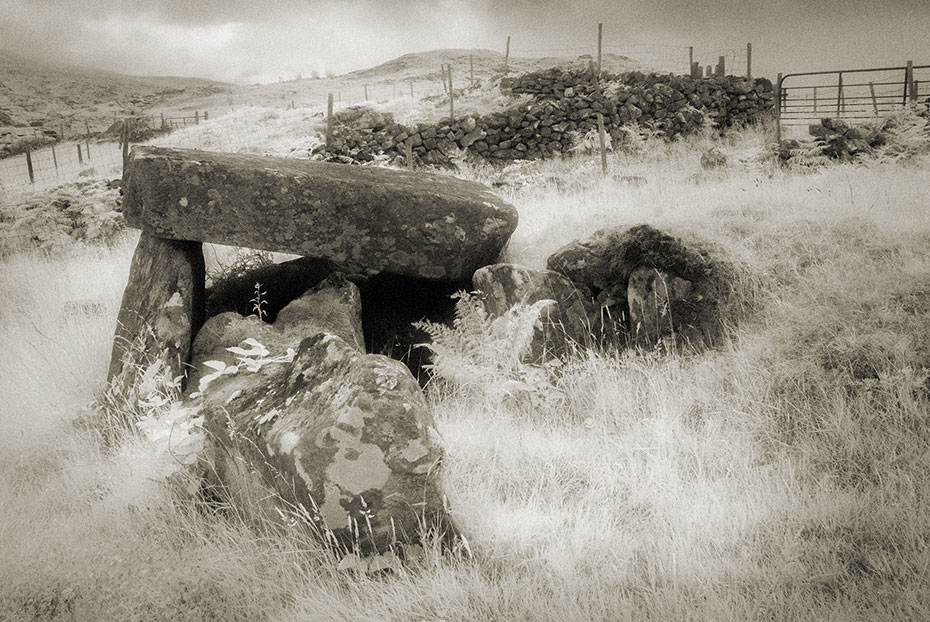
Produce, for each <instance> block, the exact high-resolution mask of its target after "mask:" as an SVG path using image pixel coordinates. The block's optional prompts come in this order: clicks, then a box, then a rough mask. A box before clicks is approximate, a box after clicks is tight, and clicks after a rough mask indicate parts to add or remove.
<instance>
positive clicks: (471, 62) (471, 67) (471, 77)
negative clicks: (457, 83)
mask: <svg viewBox="0 0 930 622" xmlns="http://www.w3.org/2000/svg"><path fill="white" fill-rule="evenodd" d="M468 86H470V87H472V88H474V86H475V57H474V56H472V55H471V54H469V55H468Z"/></svg>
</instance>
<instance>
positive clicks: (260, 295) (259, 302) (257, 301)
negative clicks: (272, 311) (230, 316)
mask: <svg viewBox="0 0 930 622" xmlns="http://www.w3.org/2000/svg"><path fill="white" fill-rule="evenodd" d="M267 295H268V292H263V291H262V284H261V283H259V282H257V281H256V283H255V295H254V296H253V297H252V298H251V299H250V300H249V302H251V303H252V313H254V314H255V316H256V317H258V319H260V320H261V321H263V322H264V321H265V317H266V316H267V315H268V311H267V310H266V309H265V307H266V306H268V301H267V300H265V298H264V296H267Z"/></svg>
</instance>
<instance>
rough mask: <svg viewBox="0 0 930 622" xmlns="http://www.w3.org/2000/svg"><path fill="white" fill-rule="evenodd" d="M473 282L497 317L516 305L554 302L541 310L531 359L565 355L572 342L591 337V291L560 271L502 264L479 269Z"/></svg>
mask: <svg viewBox="0 0 930 622" xmlns="http://www.w3.org/2000/svg"><path fill="white" fill-rule="evenodd" d="M472 284H473V285H474V287H475V289H476V290H478V291H479V292H481V294H482V299H483V301H484V305H485V308H486V309H487V311H488V313H489V314H491V315H492V316H495V317H502V316H503V315H504V314H506V313H507V312H508V311H509V310H511V309H512V308H513V307H514V306H515V305H520V304H524V305H533V304H535V303H538V302H540V301H543V300H551V301H552V302H553V304H552V305H547V306H545V307H540V309H539V311H540V317H539V321H538V322H537V325H536V327H535V329H534V330H535V332H534V335H533V340H532V345H531V347H530V348H529V353H528V356H529V358H530V359H531V360H532V362H537V361H540V360H544V359H547V358H550V357H552V356H557V357H558V356H562V355H563V354H565V353H566V352H567V351H568V349H569V345H570V344H571V343H575V344H582V345H584V344H586V343H587V342H589V341H590V340H591V338H592V335H591V333H592V323H593V322H594V321H595V318H596V317H597V308H596V307H595V305H594V301H593V298H592V297H591V293H590V292H589V291H588V289H587V287H585V286H584V285H577V284H575V283H572V281H571V280H570V279H568V277H566V276H564V275H562V274H559V273H558V272H553V271H551V270H531V269H529V268H527V267H525V266H521V265H518V264H511V263H499V264H493V265H490V266H485V267H484V268H481V269H480V270H478V271H476V272H475V274H474V275H473V276H472Z"/></svg>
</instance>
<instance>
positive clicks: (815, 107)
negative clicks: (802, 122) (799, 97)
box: [814, 86, 817, 112]
mask: <svg viewBox="0 0 930 622" xmlns="http://www.w3.org/2000/svg"><path fill="white" fill-rule="evenodd" d="M814 112H817V87H816V86H815V87H814Z"/></svg>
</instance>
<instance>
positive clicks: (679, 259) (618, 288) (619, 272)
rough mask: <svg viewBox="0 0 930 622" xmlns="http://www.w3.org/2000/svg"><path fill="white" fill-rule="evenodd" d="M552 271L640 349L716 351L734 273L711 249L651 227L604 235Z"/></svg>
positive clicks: (559, 259)
mask: <svg viewBox="0 0 930 622" xmlns="http://www.w3.org/2000/svg"><path fill="white" fill-rule="evenodd" d="M547 265H548V267H549V269H550V270H554V271H556V272H560V273H562V274H564V275H566V276H567V277H569V278H570V279H571V280H572V281H576V282H579V283H583V284H585V285H587V286H588V287H590V288H591V290H592V292H593V293H594V294H595V295H596V298H597V300H598V302H599V303H600V305H601V307H602V308H603V307H606V308H608V309H609V310H610V315H611V316H612V317H624V318H625V321H624V322H623V324H624V326H623V330H625V331H626V332H627V335H628V337H629V338H630V339H631V340H632V341H633V342H634V343H636V344H638V345H644V346H651V345H654V344H656V343H657V342H659V341H662V342H663V343H666V344H669V343H675V344H679V345H682V344H689V345H691V346H701V345H710V344H712V343H714V342H716V341H717V340H718V339H719V338H720V337H721V335H722V330H723V321H724V319H725V318H724V317H723V316H724V307H725V306H726V305H727V303H728V301H729V300H731V298H732V294H733V287H732V284H731V283H732V276H733V268H732V266H731V265H730V264H729V262H727V261H726V260H724V259H723V258H722V256H721V254H720V253H719V252H718V251H716V250H715V249H713V248H712V247H711V246H709V245H707V244H703V243H698V242H693V243H689V244H688V245H685V244H684V243H683V242H682V241H681V240H680V239H678V238H675V237H672V236H670V235H668V234H665V233H663V232H661V231H659V230H657V229H654V228H653V227H650V226H649V225H638V226H635V227H632V228H622V227H621V228H612V229H601V230H599V231H597V232H595V233H594V234H593V235H591V236H589V237H587V238H584V239H581V240H576V241H574V242H571V243H569V244H567V245H566V246H564V247H562V248H561V249H559V250H558V251H556V252H555V253H554V254H553V255H552V256H550V257H549V259H548V261H547Z"/></svg>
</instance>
